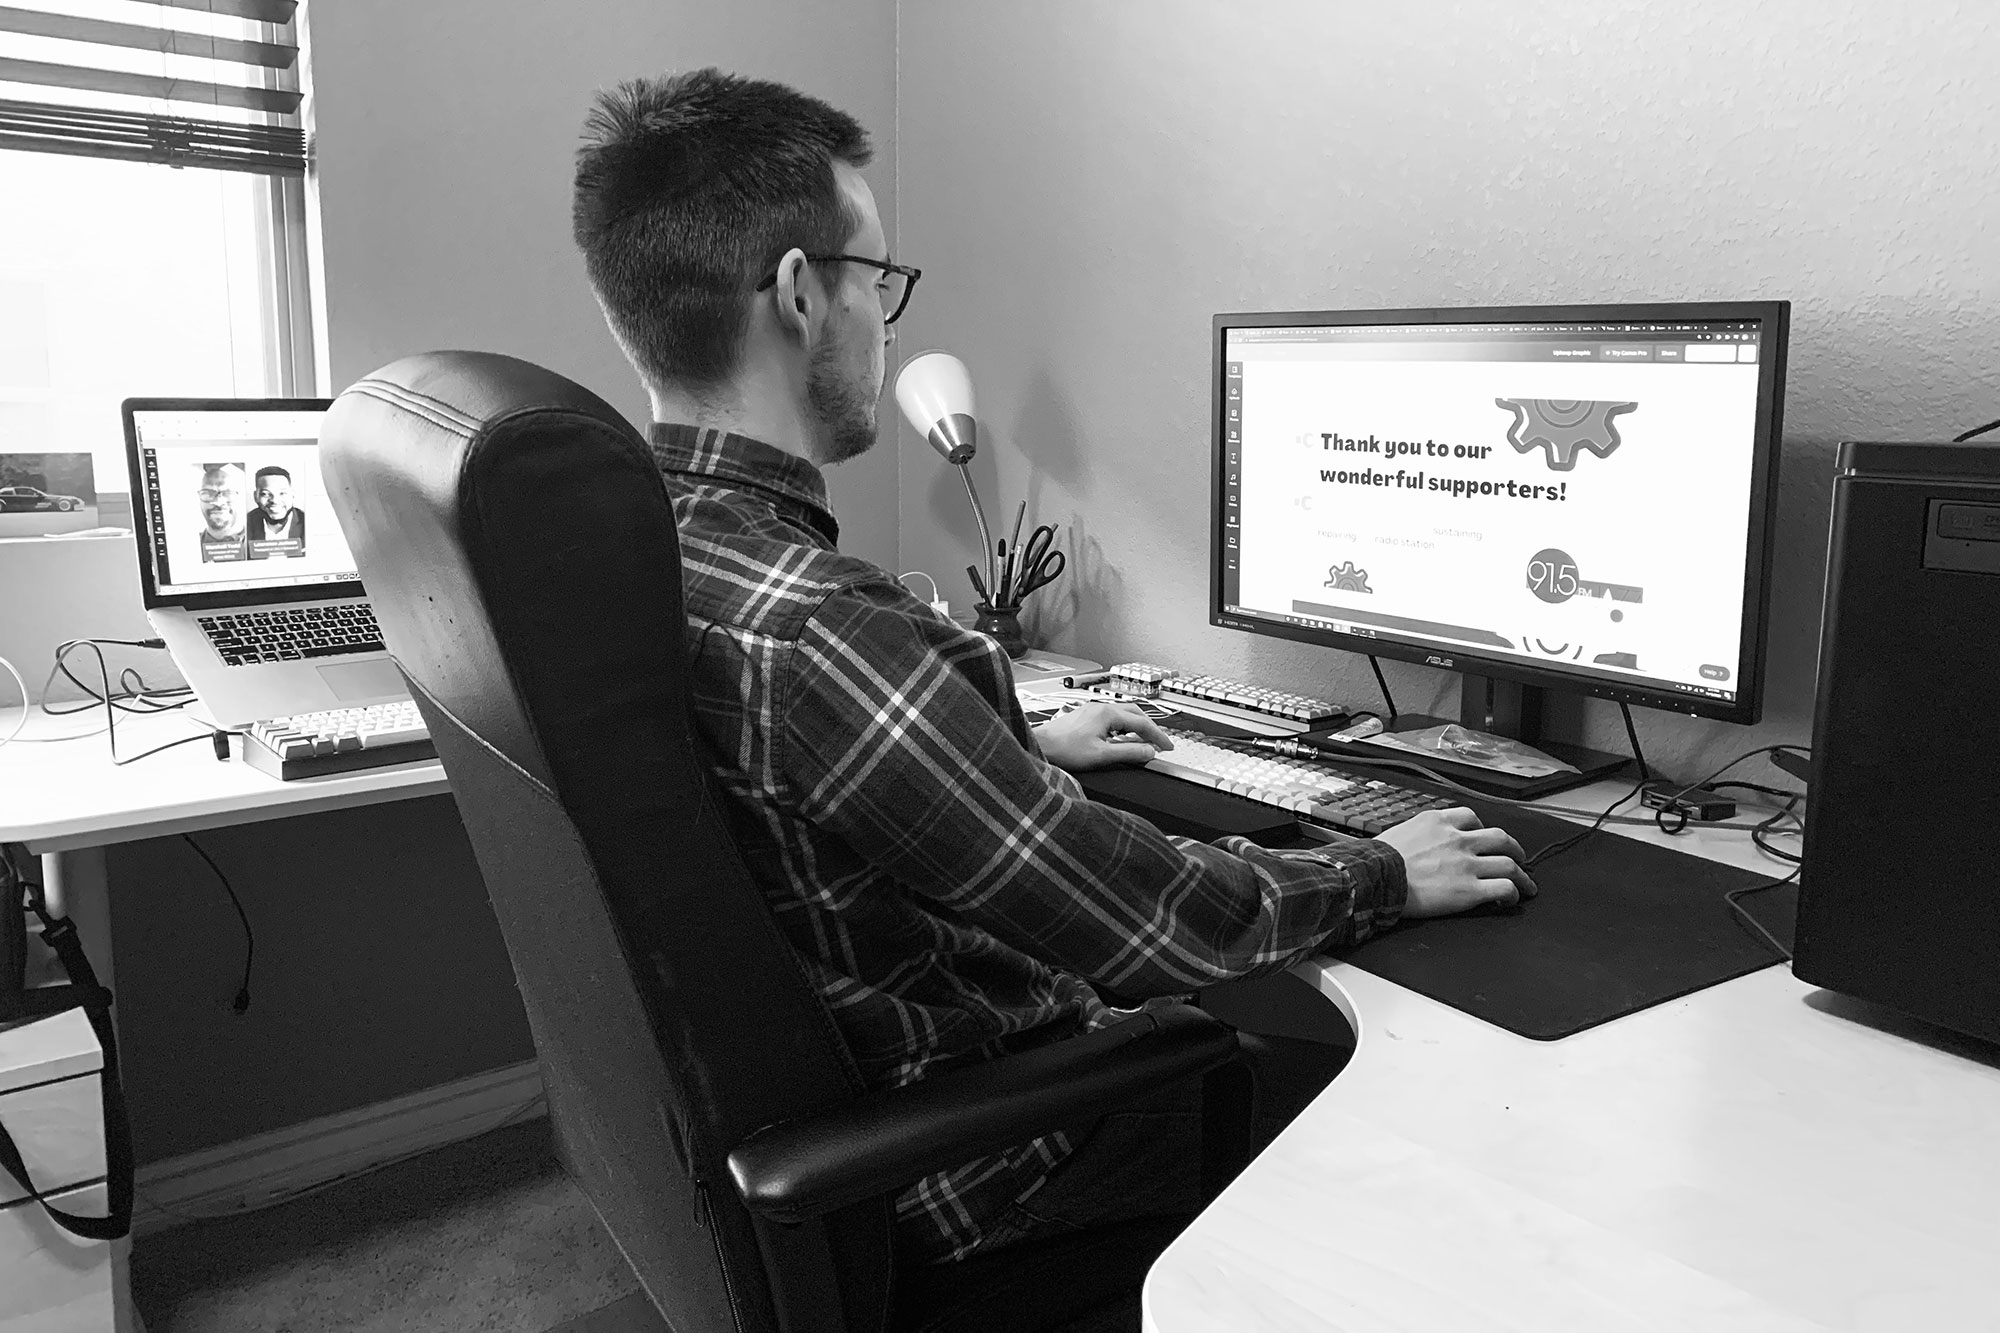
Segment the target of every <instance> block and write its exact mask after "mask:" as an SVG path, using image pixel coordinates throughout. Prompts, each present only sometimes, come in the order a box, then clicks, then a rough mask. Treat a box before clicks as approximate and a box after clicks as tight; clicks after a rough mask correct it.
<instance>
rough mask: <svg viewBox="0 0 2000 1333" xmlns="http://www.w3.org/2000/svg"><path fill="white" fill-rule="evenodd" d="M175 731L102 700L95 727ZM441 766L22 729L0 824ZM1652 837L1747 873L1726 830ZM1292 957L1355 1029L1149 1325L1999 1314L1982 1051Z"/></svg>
mask: <svg viewBox="0 0 2000 1333" xmlns="http://www.w3.org/2000/svg"><path fill="white" fill-rule="evenodd" d="M11 723H12V719H11V717H9V716H7V715H6V714H4V713H0V735H4V734H5V732H6V731H7V730H8V729H11ZM93 725H96V722H95V720H94V719H91V720H87V719H84V718H81V717H78V718H68V719H62V720H61V721H60V722H58V721H55V720H51V719H46V718H36V719H33V720H32V721H31V722H30V724H29V727H28V730H27V731H26V733H24V734H25V735H26V736H28V737H33V736H44V735H52V734H62V732H64V731H71V732H74V731H86V730H88V729H89V728H90V727H91V726H93ZM199 730H201V728H200V727H199V725H198V724H197V723H195V722H194V721H193V720H191V719H188V718H185V717H182V716H179V715H177V714H169V715H163V716H159V717H150V718H130V719H127V720H124V721H121V723H120V725H119V740H120V751H121V753H134V754H136V753H138V752H139V751H140V750H141V749H143V748H147V747H150V746H152V745H157V744H160V743H162V742H164V741H166V740H170V739H174V738H177V737H178V736H182V735H187V734H190V733H191V732H198V731H199ZM448 790H449V787H448V784H447V783H446V780H445V776H444V771H443V769H442V768H441V767H440V766H439V765H438V764H437V763H436V762H435V761H427V762H423V763H417V764H407V765H399V766H396V767H393V768H382V769H368V770H362V771H359V772H353V773H343V774H335V775H332V776H329V777H325V778H314V779H307V780H304V781H294V782H280V781H278V780H276V779H275V778H271V777H269V776H267V775H266V774H264V773H262V772H260V771H258V770H257V769H254V768H251V767H250V766H249V765H247V764H243V763H239V762H231V763H218V762H217V761H216V759H215V758H214V755H213V753H212V752H211V751H210V749H209V747H208V746H207V745H205V744H201V743H195V744H191V745H185V746H180V747H178V748H176V749H173V750H168V751H166V752H164V753H162V754H158V755H155V756H152V757H151V758H148V759H144V760H141V761H140V762H138V763H135V764H131V765H128V766H126V767H123V768H114V767H112V765H111V764H110V762H109V760H108V758H107V754H106V750H105V741H104V737H103V736H102V735H101V734H99V735H95V736H89V737H86V738H83V739H79V740H75V741H66V742H58V743H52V744H39V743H26V742H23V743H17V744H14V745H8V746H5V747H0V841H7V842H20V843H25V844H27V845H28V847H29V849H30V850H32V851H36V852H62V851H67V850H71V849H76V848H84V847H92V846H99V845H102V844H105V843H112V842H120V841H124V840H127V839H132V838H143V837H154V836H160V835H163V834H171V833H176V832H186V831H193V830H198V829H202V828H212V827H216V826H218V825H222V824H230V823H242V822H249V821H254V820H261V819H276V818H283V817H286V816H290V815H298V814H309V813H313V812H315V811H322V810H331V809H338V808H343V807H347V806H355V805H366V804H371V803H375V802H380V801H391V800H400V799H407V798H411V797H416V796H427V795H434V794H441V793H444V792H446V791H448ZM1622 790H1623V788H1622V787H1621V786H1619V785H1617V784H1610V783H1604V784H1599V785H1598V786H1597V787H1594V788H1588V789H1585V790H1583V791H1581V792H1572V793H1565V794H1564V795H1563V796H1562V797H1560V798H1557V799H1558V800H1559V801H1560V802H1561V803H1562V804H1566V805H1572V806H1577V807H1584V808H1588V807H1593V806H1594V807H1596V808H1602V806H1603V805H1604V804H1606V803H1607V802H1608V801H1609V800H1610V799H1611V798H1612V797H1613V796H1615V795H1616V794H1618V793H1619V792H1621V791H1622ZM1614 831H1616V832H1621V833H1625V834H1626V835H1628V836H1636V837H1651V838H1657V837H1659V835H1658V834H1656V833H1652V832H1651V831H1650V830H1642V829H1626V828H1614ZM1671 845H1673V846H1675V847H1678V848H1680V849H1681V850H1684V851H1691V852H1694V853H1696V854H1699V855H1705V856H1711V857H1713V858H1714V859H1717V860H1722V861H1728V862H1731V863H1734V864H1738V865H1744V866H1748V867H1753V868H1759V869H1763V868H1769V867H1770V866H1771V863H1770V862H1769V861H1767V860H1766V859H1765V858H1763V857H1762V856H1761V855H1760V854H1759V853H1757V852H1756V851H1755V850H1754V849H1753V848H1752V847H1751V846H1750V844H1749V841H1748V839H1747V837H1745V835H1743V834H1741V833H1733V834H1731V833H1714V832H1710V831H1700V832H1694V833H1690V834H1688V835H1685V836H1684V837H1682V838H1680V839H1677V840H1675V841H1674V842H1673V843H1672V844H1671ZM1777 873H1782V869H1779V870H1778V871H1777ZM1528 910H1531V911H1532V910H1533V909H1532V907H1531V908H1529V909H1528ZM1300 971H1301V975H1304V976H1306V977H1307V979H1308V980H1310V981H1311V982H1312V983H1313V984H1314V985H1316V986H1317V987H1319V989H1320V990H1321V991H1322V992H1323V993H1324V994H1326V996H1327V997H1328V999H1329V1000H1330V1001H1331V1002H1333V1003H1334V1004H1336V1005H1338V1006H1339V1007H1340V1008H1341V1009H1342V1010H1343V1011H1344V1012H1345V1013H1346V1015H1347V1016H1348V1019H1349V1021H1350V1023H1352V1024H1353V1026H1354V1028H1355V1030H1356V1032H1357V1034H1358V1037H1359V1043H1358V1046H1357V1049H1356V1053H1355V1057H1354V1060H1353V1062H1352V1063H1351V1064H1350V1065H1349V1067H1348V1069H1347V1071H1346V1072H1345V1073H1343V1074H1342V1075H1341V1077H1340V1078H1339V1079H1337V1080H1335V1082H1334V1083H1333V1084H1332V1086H1331V1087H1329V1088H1328V1089H1327V1091H1326V1093H1324V1094H1323V1095H1322V1096H1321V1097H1320V1098H1319V1099H1318V1100H1317V1101H1316V1102H1314V1104H1313V1105H1312V1106H1311V1107H1309V1108H1308V1109H1307V1111H1306V1112H1305V1114H1304V1115H1302V1116H1301V1117H1300V1119H1299V1120H1298V1121H1297V1122H1295V1123H1294V1124H1293V1125H1292V1126H1291V1127H1290V1128H1289V1129H1287V1130H1286V1131H1285V1133H1284V1134H1282V1135H1281V1136H1280V1137H1279V1138H1278V1140H1277V1141H1276V1142H1275V1143H1273V1144H1272V1145H1271V1147H1270V1148H1269V1149H1268V1150H1266V1151H1265V1152H1264V1154H1263V1155H1262V1156H1260V1157H1259V1158H1258V1160H1257V1161H1256V1162H1254V1163H1253V1164H1252V1165H1251V1166H1250V1168H1249V1169H1248V1170H1247V1171H1245V1172H1244V1174H1243V1176H1242V1177H1241V1178H1239V1179H1238V1180H1237V1181H1236V1183H1235V1184H1234V1185H1232V1186H1231V1187H1230V1188H1229V1190H1228V1191H1226V1192H1225V1193H1224V1194H1223V1195H1222V1197H1221V1198H1219V1199H1218V1200H1217V1201H1216V1202H1215V1203H1214V1204H1213V1205H1212V1206H1211V1207H1210V1208H1209V1209H1208V1210H1207V1211H1206V1212H1205V1213H1204V1214H1203V1215H1202V1217H1201V1218H1200V1219H1198V1220H1197V1221H1196V1222H1195V1224H1194V1225H1193V1226H1192V1227H1190V1228H1189V1229H1188V1231H1187V1232H1186V1233H1185V1234H1184V1235H1182V1236H1181V1237H1180V1239H1178V1240H1177V1241H1175V1243H1174V1244H1173V1246H1171V1247H1170V1248H1169V1249H1168V1250H1167V1252H1166V1254H1165V1255H1163V1256H1162V1257H1161V1259H1160V1261H1159V1263H1158V1264H1156V1265H1155V1266H1154V1269H1153V1272H1152V1274H1151V1276H1150V1277H1149V1278H1148V1281H1147V1285H1146V1310H1147V1315H1146V1317H1147V1327H1148V1328H1149V1329H1153V1330H1155V1331H1156V1333H1181V1331H1182V1330H1197V1329H1199V1330H1208V1329H1231V1330H1234V1329H1248V1328H1266V1329H1283V1330H1306V1329H1311V1330H1323V1329H1367V1330H1406V1329H1408V1330H1449V1331H1450V1333H1459V1331H1460V1330H1478V1329H1507V1330H1521V1329H1535V1330H1538V1331H1539V1330H1554V1331H1557V1333H1560V1331H1561V1330H1567V1329H1576V1330H1589V1331H1590V1333H1597V1331H1598V1330H1617V1329H1677V1330H1682V1329H1699V1330H1704V1331H1706V1330H1712V1329H1739V1328H1740V1329H1853V1330H1874V1329H1881V1330H1885V1331H1886V1330H1897V1331H1898V1333H1900V1331H1901V1330H1904V1329H1910V1328H1920V1327H1927V1328H1938V1329H1953V1330H1961V1329H1982V1328H1983V1329H1994V1330H2000V1276H1995V1271H1996V1270H1995V1268H1994V1265H1993V1263H1992V1256H1993V1255H1995V1254H2000V1202H1996V1201H2000V1147H1996V1142H1995V1134H1994V1127H1995V1126H2000V1056H1996V1055H1995V1054H1994V1052H1993V1050H1992V1048H1990V1047H1983V1046H1979V1045H1977V1044H1975V1043H1957V1042H1954V1041H1952V1040H1951V1039H1949V1038H1942V1037H1938V1036H1935V1035H1930V1030H1929V1029H1923V1028H1922V1027H1921V1025H1917V1024H1913V1023H1904V1022H1901V1021H1900V1020H1897V1019H1894V1018H1887V1019H1885V1018H1882V1017H1879V1016H1878V1013H1879V1011H1875V1010H1872V1009H1870V1008H1868V1007H1866V1006H1861V1005H1858V1004H1856V1003H1854V1002H1851V1001H1847V1000H1844V999H1842V998H1840V997H1836V996H1832V995H1829V994H1828V993H1827V992H1823V991H1817V990H1815V989H1813V988H1811V987H1808V986H1804V985H1802V984H1800V983H1799V982H1798V981H1797V980H1795V979H1794V978H1793V977H1792V975H1791V973H1790V971H1789V970H1788V969H1786V968H1783V967H1773V968H1768V969H1765V970H1764V971H1761V972H1757V973H1753V974H1752V975H1750V976H1747V977H1742V978H1739V979H1737V980H1735V981H1731V982H1725V983H1724V984H1722V985H1720V986H1715V987H1711V988H1709V989H1708V990H1704V991H1701V992H1698V993H1696V994H1694V995H1691V996H1688V997H1686V998H1684V999H1681V1000H1676V1001H1672V1002H1670V1003H1668V1004H1664V1005H1660V1006H1657V1007H1655V1008H1652V1009H1648V1010H1644V1011H1642V1012H1640V1013H1637V1014H1632V1015H1630V1016H1628V1017H1625V1018H1622V1019H1616V1020H1614V1021H1612V1022H1610V1023H1606V1024H1603V1025H1601V1026H1599V1027H1595V1028H1592V1029H1590V1030H1588V1031H1586V1032H1583V1033H1580V1034H1578V1035H1576V1036H1573V1037H1569V1038H1567V1039H1565V1040H1562V1041H1558V1042H1534V1041H1529V1040H1526V1039H1524V1038H1520V1037H1515V1036H1513V1035H1512V1034H1510V1033H1508V1032H1505V1031H1502V1030H1501V1029H1499V1028H1495V1027H1492V1026H1490V1025H1488V1024H1485V1023H1482V1022H1480V1021H1479V1020H1477V1019H1474V1018H1471V1017H1469V1016H1467V1015H1465V1014H1462V1013H1459V1012H1458V1011H1457V1010H1454V1009H1451V1008H1449V1007H1447V1006H1445V1005H1441V1004H1438V1003H1436V1002H1434V1001H1431V1000H1427V999H1425V998H1424V997H1422V996H1420V995H1417V994H1415V993H1413V992H1411V991H1407V990H1404V989H1403V988H1402V987H1399V986H1396V985H1393V984H1391V983H1389V982H1385V981H1382V980H1381V979H1379V978H1376V977H1373V976H1371V975H1369V974H1367V973H1364V972H1361V971H1359V970H1358V969H1355V968H1352V967H1348V966H1347V965H1345V964H1342V963H1339V962H1335V961H1331V960H1320V961H1319V962H1316V963H1314V964H1311V965H1308V966H1305V967H1303V968H1301V969H1300Z"/></svg>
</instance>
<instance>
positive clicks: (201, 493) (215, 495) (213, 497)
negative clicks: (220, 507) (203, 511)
mask: <svg viewBox="0 0 2000 1333" xmlns="http://www.w3.org/2000/svg"><path fill="white" fill-rule="evenodd" d="M234 494H236V492H235V491H233V490H230V489H229V488H228V487H227V486H225V487H222V488H221V489H219V490H218V489H217V488H216V487H213V486H204V487H202V488H201V489H200V490H198V491H196V492H195V493H194V498H195V499H197V500H200V501H202V502H204V503H206V504H214V503H215V502H216V501H217V500H221V499H224V498H225V497H227V496H231V495H234Z"/></svg>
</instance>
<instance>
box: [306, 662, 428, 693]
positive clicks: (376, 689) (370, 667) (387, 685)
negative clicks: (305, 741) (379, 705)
mask: <svg viewBox="0 0 2000 1333" xmlns="http://www.w3.org/2000/svg"><path fill="white" fill-rule="evenodd" d="M319 678H320V679H321V680H323V681H325V682H326V683H327V687H328V688H329V689H331V690H332V691H333V692H334V694H335V696H337V697H338V698H339V699H340V701H341V702H342V703H352V702H354V701H356V700H361V699H380V698H382V697H383V696H384V695H396V694H408V693H409V692H410V687H409V686H408V685H406V684H404V683H403V673H402V672H400V671H398V670H396V664H395V663H394V662H392V661H390V660H389V659H388V658H386V657H378V658H376V659H374V660H373V661H370V662H336V663H334V664H333V665H332V666H323V667H320V668H319Z"/></svg>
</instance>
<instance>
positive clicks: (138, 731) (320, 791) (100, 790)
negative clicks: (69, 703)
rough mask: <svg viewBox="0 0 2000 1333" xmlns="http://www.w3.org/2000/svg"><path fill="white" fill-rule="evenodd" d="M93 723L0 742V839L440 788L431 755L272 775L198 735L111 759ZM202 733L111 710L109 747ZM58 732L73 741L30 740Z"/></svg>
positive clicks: (52, 725)
mask: <svg viewBox="0 0 2000 1333" xmlns="http://www.w3.org/2000/svg"><path fill="white" fill-rule="evenodd" d="M18 716H19V710H18V709H7V710H0V736H4V735H6V734H7V733H8V732H9V731H11V730H12V729H13V725H14V719H15V718H16V717H18ZM103 725H104V723H103V714H102V713H92V714H90V715H87V716H86V715H84V714H77V715H75V716H71V717H61V718H49V717H45V716H39V715H38V716H36V717H33V718H31V719H30V720H29V722H28V726H27V729H26V730H25V731H24V732H22V739H20V740H18V741H16V742H14V743H13V744H10V745H5V746H0V842H16V843H22V844H25V845H26V846H27V848H28V850H29V851H31V852H61V851H69V850H72V849H75V848H79V847H96V846H102V845H104V844H106V843H114V842H127V841H130V840H132V839H136V838H155V837H160V836H162V835H165V834H173V833H192V832H198V831H199V830H201V829H207V828H216V827H219V826H221V825H224V824H245V823H253V822H256V821H258V820H264V819H284V818H287V817H289V816H292V815H307V814H313V813H316V812H318V811H322V810H338V809H342V808H344V807H347V806H354V805H372V804H374V803H376V802H379V801H396V800H404V799H407V798H410V797H415V796H432V795H437V794H440V793H443V792H447V791H450V790H451V787H450V784H449V783H447V782H446V780H445V776H444V768H443V766H442V765H440V764H439V763H438V762H437V761H436V760H434V759H430V760H424V761H422V762H420V763H413V764H396V765H393V766H390V767H387V768H369V769H358V770H355V771H352V772H348V773H334V774H330V775H328V776H326V777H320V778H303V779H296V780H294V781H291V782H280V781H279V780H278V779H277V778H274V777H271V776H270V775H269V774H267V773H265V772H263V771H262V770H260V769H256V768H252V767H251V766H250V765H249V764H246V763H243V762H241V761H239V760H230V761H229V762H227V763H223V762H218V761H217V760H216V757H215V752H214V750H213V749H212V748H210V746H209V745H208V744H206V743H205V742H202V741H196V742H195V743H193V744H191V745H179V746H175V747H174V748H173V749H171V750H166V751H162V752H161V753H159V754H156V755H152V756H150V757H148V758H145V759H141V760H139V761H138V762H137V763H133V764H127V765H125V766H124V767H122V768H121V767H115V766H114V765H113V764H112V763H111V759H110V752H109V750H108V749H107V748H106V742H105V739H104V735H103V732H102V730H101V728H102V727H103ZM92 728H97V729H98V730H97V731H96V733H95V734H94V735H93V734H88V733H90V732H91V730H92ZM207 730H208V727H207V725H206V724H205V723H202V722H198V721H197V720H196V719H195V718H193V717H190V716H188V715H186V714H185V713H183V712H180V711H175V712H172V713H162V714H159V715H157V716H153V717H141V716H125V717H120V719H119V721H118V752H119V753H120V754H121V755H132V754H138V753H140V752H141V751H143V750H148V749H151V748H152V747H153V746H155V745H161V744H164V743H166V742H167V741H170V740H178V739H179V738H181V737H183V736H188V735H199V734H203V733H205V732H207ZM79 733H83V734H81V735H79ZM63 735H76V736H77V739H73V740H60V741H48V742H46V743H44V742H40V741H36V740H34V739H32V738H36V737H49V736H63Z"/></svg>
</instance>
